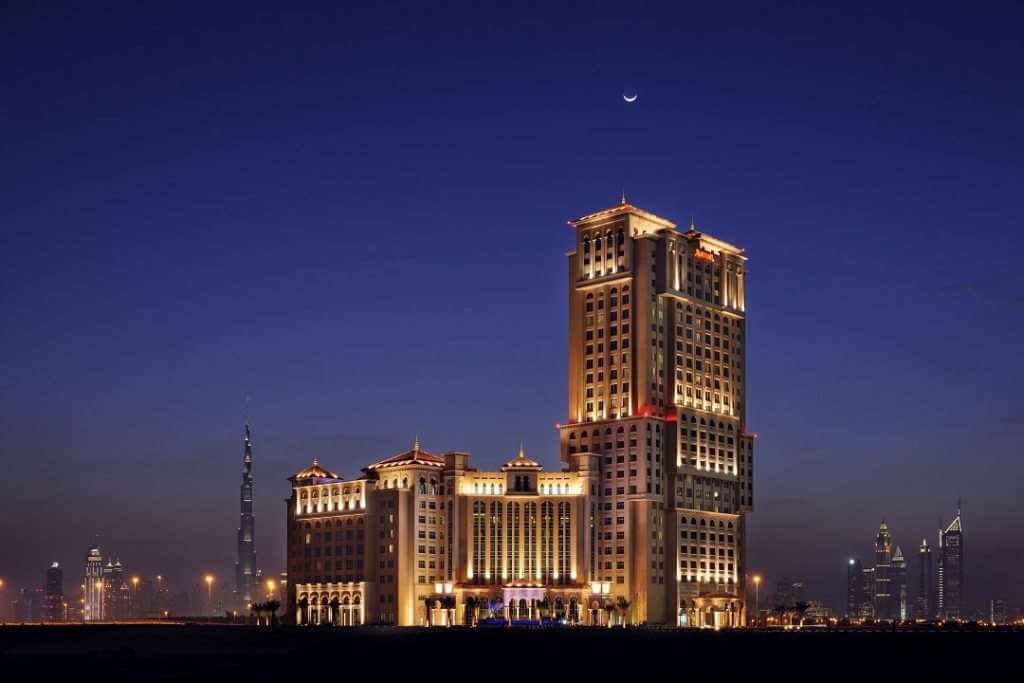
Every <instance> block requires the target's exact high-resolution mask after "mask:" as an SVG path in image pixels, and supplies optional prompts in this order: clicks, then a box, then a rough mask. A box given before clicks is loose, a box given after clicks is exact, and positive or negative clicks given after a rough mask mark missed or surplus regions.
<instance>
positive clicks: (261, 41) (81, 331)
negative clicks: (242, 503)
mask: <svg viewBox="0 0 1024 683" xmlns="http://www.w3.org/2000/svg"><path fill="white" fill-rule="evenodd" d="M36 4H37V3H21V4H20V6H15V5H14V4H7V5H5V7H4V9H3V10H2V15H0V63H2V64H3V68H2V70H0V86H2V89H0V93H2V95H0V159H2V162H0V174H2V177H0V311H2V316H0V547H2V548H3V549H4V551H3V552H2V553H0V576H2V577H4V578H5V579H6V580H7V585H8V588H6V589H5V590H7V591H8V593H7V595H8V596H9V595H10V588H11V587H20V586H27V585H38V584H41V583H42V580H43V574H44V571H45V569H46V566H47V565H48V564H49V562H51V561H53V560H59V561H60V562H61V563H62V564H65V565H69V568H68V570H67V574H68V578H67V580H66V584H67V588H68V589H69V590H70V589H71V587H72V586H74V585H75V584H77V582H78V575H79V573H80V570H81V566H82V565H83V562H84V556H85V552H86V549H87V548H88V547H89V545H90V544H91V543H92V542H93V541H94V538H96V535H98V538H99V542H100V545H101V547H102V549H103V552H104V554H105V555H110V556H119V557H120V558H121V560H122V562H123V563H124V564H125V565H126V567H127V568H128V571H129V572H132V573H136V572H138V573H142V574H143V575H150V574H155V573H157V572H162V573H163V574H164V575H165V576H167V577H168V578H169V581H170V584H171V587H172V590H175V591H176V590H183V589H187V588H189V587H190V586H191V584H192V583H194V582H196V581H197V580H198V578H199V576H200V575H201V573H203V572H206V571H212V572H214V573H215V574H216V575H217V576H218V577H223V578H224V579H226V580H228V583H231V582H233V563H234V560H235V529H236V526H237V522H238V485H239V483H240V473H241V458H242V429H243V424H244V422H245V420H246V418H247V417H248V419H249V420H250V421H251V423H252V425H253V435H254V442H255V458H256V461H255V477H256V495H257V505H256V511H257V517H256V524H257V543H256V547H257V554H258V564H259V565H260V566H261V567H262V568H263V569H264V570H265V571H274V572H276V571H279V570H280V569H282V568H283V560H284V521H285V509H284V504H283V502H282V500H283V499H284V498H285V497H286V496H287V495H288V492H289V489H288V482H287V481H286V478H287V477H288V476H289V475H291V474H293V473H294V472H295V471H297V470H298V469H300V468H302V467H303V466H305V465H307V464H308V463H309V462H310V460H311V459H312V458H313V457H319V458H320V460H321V462H322V463H323V464H325V465H326V466H328V467H329V468H332V469H335V470H337V471H339V472H341V473H342V474H343V475H344V476H357V475H358V473H359V468H360V467H362V466H364V465H366V464H368V463H369V462H372V461H373V460H375V459H378V458H381V457H384V456H387V455H390V454H393V453H395V452H398V451H400V450H405V449H407V448H409V447H410V446H411V444H412V441H413V438H414V436H415V434H416V433H419V435H420V437H421V439H422V441H423V445H424V447H425V448H426V449H427V450H432V451H435V452H441V451H445V450H467V451H469V452H470V453H471V454H472V462H473V463H474V464H476V465H477V466H481V467H496V466H498V465H499V464H500V463H502V462H504V461H505V460H507V459H509V458H510V457H511V456H512V455H514V454H515V452H516V449H517V448H518V445H519V441H520V439H522V440H523V441H525V444H526V451H527V453H528V454H529V455H530V456H531V457H533V458H535V459H537V460H539V461H540V462H542V463H543V464H544V465H545V466H546V467H548V468H556V467H558V466H559V464H558V440H557V434H556V431H555V429H554V424H555V423H556V422H558V421H560V420H565V419H566V405H567V400H566V380H567V372H566V362H567V350H566V330H567V322H566V308H567V291H566V281H567V276H566V265H567V264H566V258H565V256H564V254H565V252H566V251H567V250H568V249H570V248H571V246H572V244H573V235H572V232H571V230H570V229H569V228H568V227H567V226H566V224H565V221H566V220H567V219H570V218H575V217H578V216H580V215H583V214H586V213H588V212H591V211H594V210H598V209H601V208H605V207H608V206H611V205H613V204H614V203H616V202H617V201H618V199H619V195H620V192H621V191H622V188H623V187H624V188H625V192H626V195H627V197H628V199H629V200H630V201H631V202H632V203H634V204H636V205H638V206H641V207H643V208H645V209H647V210H650V211H652V212H654V213H657V214H659V215H662V216H665V217H668V218H671V219H673V220H675V221H676V222H678V223H680V224H685V222H686V221H687V220H688V218H689V216H690V215H691V214H692V215H694V217H695V220H696V223H697V226H698V227H699V228H700V229H703V230H706V231H708V232H709V233H711V234H714V235H716V236H719V237H721V238H723V239H726V240H728V241H730V242H733V243H736V244H739V245H742V246H744V247H746V248H747V255H748V256H749V257H750V262H749V272H750V277H749V289H748V293H747V296H748V299H747V301H748V320H749V322H748V325H749V335H748V341H749V375H748V378H749V390H750V397H749V414H748V422H749V428H750V429H751V430H752V431H754V432H757V433H758V434H759V438H758V441H757V446H756V451H755V452H756V456H755V457H756V463H757V476H756V480H755V493H756V510H755V513H754V514H753V515H752V517H751V518H750V523H749V529H750V534H751V541H750V544H751V567H750V568H751V570H752V571H757V572H760V573H762V574H763V575H764V577H765V581H766V586H767V590H768V591H769V593H770V591H771V589H773V587H774V583H775V581H776V580H777V579H778V578H779V577H780V576H782V575H784V574H785V575H789V576H791V577H793V578H794V579H803V580H804V581H805V582H806V584H807V597H809V598H820V599H825V600H826V601H827V602H829V603H831V604H832V605H833V606H835V607H837V608H840V609H841V607H842V604H841V603H840V600H841V598H842V595H843V591H844V584H845V572H846V560H847V558H848V557H850V556H851V554H855V555H858V556H860V557H861V558H862V559H863V560H864V561H865V563H866V564H871V558H870V557H869V555H868V553H869V549H870V544H871V542H872V540H873V537H874V534H875V531H876V529H877V526H878V523H879V521H880V520H881V519H882V518H885V519H886V520H887V521H888V523H889V526H890V528H891V530H892V532H893V535H894V539H895V541H896V542H897V543H899V544H900V545H902V547H903V550H904V553H905V554H906V555H907V556H908V557H909V558H911V559H910V566H909V574H910V576H911V577H912V579H911V590H916V585H915V584H914V578H915V577H916V572H917V565H916V558H915V555H916V548H917V545H918V544H919V543H920V542H921V539H922V538H923V537H925V536H927V538H928V541H929V543H930V544H931V545H935V544H936V535H937V532H936V529H937V527H938V520H939V517H940V516H941V517H942V518H943V519H944V520H945V521H947V522H948V521H949V518H950V517H951V516H952V515H953V514H954V513H955V509H956V501H957V497H958V496H962V497H963V501H964V504H963V505H964V515H965V526H966V538H965V549H966V591H967V600H968V607H970V608H980V607H981V606H982V605H983V604H987V601H988V600H989V599H990V598H993V597H998V598H1007V599H1009V600H1010V601H1011V602H1012V603H1014V604H1018V605H1019V604H1021V603H1024V589H1022V587H1021V586H1022V582H1021V581H1020V580H1019V579H1020V575H1019V569H1018V566H1019V558H1020V557H1022V556H1024V534H1022V531H1021V530H1022V529H1024V512H1022V507H1021V505H1020V487H1021V483H1022V481H1024V465H1022V456H1024V452H1022V448H1021V445H1020V444H1021V439H1022V437H1024V407H1022V405H1021V400H1020V395H1021V394H1020V386H1021V382H1022V380H1024V362H1022V361H1021V358H1020V350H1021V348H1022V333H1024V284H1022V283H1021V281H1020V278H1019V276H1018V272H1017V268H1016V265H1015V264H1016V260H1017V258H1018V254H1019V253H1020V252H1021V251H1022V249H1024V227H1022V223H1024V193H1022V189H1021V188H1022V171H1021V169H1022V161H1021V160H1022V158H1024V133H1022V120H1024V89H1022V87H1021V77H1022V69H1021V67H1022V65H1024V43H1022V41H1021V38H1020V27H1021V25H1022V23H1024V10H1022V9H1021V7H1020V5H1019V4H1018V5H1017V6H1016V7H1014V4H1013V3H1005V4H1001V3H996V2H991V3H984V4H983V5H976V4H974V3H962V4H961V5H960V6H959V7H957V6H942V5H941V3H921V4H920V5H918V6H902V7H899V8H896V7H894V6H893V4H892V3H879V4H878V5H875V6H869V5H868V3H861V2H851V3H847V4H846V7H845V8H842V9H836V8H837V7H840V6H841V5H842V3H825V4H827V5H829V7H827V8H826V7H825V6H824V4H822V3H806V4H805V3H798V2H793V3H784V5H785V7H784V8H782V9H780V8H779V5H782V4H783V3H770V2H767V3H756V4H749V5H745V4H733V3H728V4H726V3H719V5H721V8H720V9H719V10H717V11H716V9H715V8H713V7H711V5H714V3H699V4H694V5H692V6H686V5H684V3H677V2H673V3H666V4H665V5H664V6H661V5H657V4H646V3H637V2H616V3H613V4H606V5H592V4H590V3H574V4H571V5H567V6H557V7H556V6H555V5H554V3H550V2H537V3H535V4H531V5H520V6H519V7H518V8H517V9H515V10H514V11H513V10H512V9H508V10H502V11H497V10H495V7H497V5H498V4H497V3H481V4H479V5H455V4H451V3H438V2H430V3H428V2H423V3H411V4H406V3H393V2H389V3H383V2H379V3H367V5H368V6H372V8H371V7H366V8H362V9H359V8H357V7H355V6H354V5H355V3H328V4H326V5H324V6H321V7H317V6H315V5H313V4H311V3H303V4H302V5H301V7H298V6H293V8H292V9H286V8H285V3H282V5H281V6H280V7H273V6H269V5H263V6H260V7H259V9H255V5H254V4H252V3H245V5H244V8H243V7H242V6H240V7H238V8H234V9H217V10H211V9H210V8H209V7H208V6H207V5H208V4H209V3H200V4H196V5H192V6H189V5H186V4H184V3H171V4H164V6H160V5H159V4H149V3H130V4H125V5H123V6H110V5H105V6H104V5H101V4H100V3H77V7H76V8H60V9H54V8H52V7H51V8H43V7H36ZM288 4H289V5H292V3H288ZM982 8H983V9H984V11H981V9H982ZM627 87H633V88H636V90H637V91H638V92H639V95H640V97H639V100H638V102H637V103H636V104H633V105H626V104H625V103H624V102H623V100H622V97H621V94H622V92H623V89H624V88H627ZM246 397H249V399H248V403H247V401H246ZM1015 573H1016V574H1015ZM761 597H762V606H763V605H764V604H765V602H764V599H765V592H764V591H762V596H761Z"/></svg>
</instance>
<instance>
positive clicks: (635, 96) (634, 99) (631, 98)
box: [622, 95, 640, 102]
mask: <svg viewBox="0 0 1024 683" xmlns="http://www.w3.org/2000/svg"><path fill="white" fill-rule="evenodd" d="M638 97H640V95H633V96H632V97H630V96H629V95H623V96H622V99H624V100H625V101H626V102H636V100H637V98H638Z"/></svg>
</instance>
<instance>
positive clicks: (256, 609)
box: [249, 602, 263, 626]
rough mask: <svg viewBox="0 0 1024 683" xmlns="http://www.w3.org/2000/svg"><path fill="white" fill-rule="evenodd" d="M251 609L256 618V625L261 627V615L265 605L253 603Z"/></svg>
mask: <svg viewBox="0 0 1024 683" xmlns="http://www.w3.org/2000/svg"><path fill="white" fill-rule="evenodd" d="M249 609H250V610H251V611H252V613H253V614H254V615H255V616H256V625H257V626H259V625H260V614H262V613H263V605H262V604H260V603H258V602H254V603H252V605H250V607H249Z"/></svg>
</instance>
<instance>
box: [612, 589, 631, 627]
mask: <svg viewBox="0 0 1024 683" xmlns="http://www.w3.org/2000/svg"><path fill="white" fill-rule="evenodd" d="M629 605H630V602H629V600H627V599H626V598H624V597H622V596H621V595H620V596H619V597H618V599H616V600H615V609H616V611H618V612H619V614H621V615H622V625H623V626H625V625H626V623H627V622H628V617H629Z"/></svg>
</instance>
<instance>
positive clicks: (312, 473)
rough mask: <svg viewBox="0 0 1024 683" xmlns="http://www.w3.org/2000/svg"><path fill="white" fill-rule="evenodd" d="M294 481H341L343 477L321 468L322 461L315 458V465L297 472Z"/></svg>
mask: <svg viewBox="0 0 1024 683" xmlns="http://www.w3.org/2000/svg"><path fill="white" fill-rule="evenodd" d="M292 479H295V480H299V479H341V477H339V476H338V475H337V474H335V473H334V472H331V471H330V470H326V469H324V468H323V467H320V461H319V460H318V459H317V458H313V464H312V465H310V466H309V467H307V468H306V469H304V470H299V471H298V472H296V473H295V476H293V477H292Z"/></svg>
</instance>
